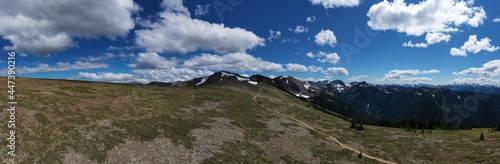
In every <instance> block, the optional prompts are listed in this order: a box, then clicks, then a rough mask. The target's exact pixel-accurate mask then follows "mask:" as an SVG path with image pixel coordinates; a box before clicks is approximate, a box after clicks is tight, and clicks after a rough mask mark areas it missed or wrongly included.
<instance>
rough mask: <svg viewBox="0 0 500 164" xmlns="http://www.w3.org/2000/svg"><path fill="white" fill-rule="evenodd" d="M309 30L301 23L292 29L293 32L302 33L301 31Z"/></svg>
mask: <svg viewBox="0 0 500 164" xmlns="http://www.w3.org/2000/svg"><path fill="white" fill-rule="evenodd" d="M308 31H309V28H307V27H305V26H301V25H297V27H295V30H293V32H294V33H303V32H308Z"/></svg>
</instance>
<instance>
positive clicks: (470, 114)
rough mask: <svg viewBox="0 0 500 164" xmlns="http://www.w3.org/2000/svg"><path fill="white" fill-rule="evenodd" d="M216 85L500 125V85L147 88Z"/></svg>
mask: <svg viewBox="0 0 500 164" xmlns="http://www.w3.org/2000/svg"><path fill="white" fill-rule="evenodd" d="M218 82H226V83H227V82H229V83H232V82H239V83H247V84H249V85H257V84H259V83H264V84H267V85H270V86H273V87H276V88H278V89H280V90H283V91H285V92H288V93H289V94H291V95H293V96H295V97H297V98H300V99H302V100H304V101H307V102H309V105H310V106H312V107H314V108H316V109H318V110H321V111H323V112H326V113H329V114H332V115H336V116H338V117H342V118H344V119H348V120H350V119H359V120H364V121H367V122H374V121H376V120H387V121H395V120H400V119H407V118H412V119H421V120H424V119H433V120H438V121H440V122H453V123H455V124H462V125H463V124H467V125H471V126H478V127H493V126H494V125H496V123H497V122H498V121H500V87H498V86H494V85H486V86H484V85H477V84H464V85H458V84H453V85H438V86H434V85H427V84H418V85H375V84H370V83H367V82H364V81H363V82H351V83H345V82H343V81H341V80H333V81H329V80H327V81H315V82H314V81H302V80H299V79H297V78H294V77H291V76H278V77H275V78H269V77H266V76H262V75H253V76H250V77H245V76H242V75H239V74H235V73H230V72H226V71H221V72H216V73H214V74H213V75H210V76H207V77H200V78H195V79H192V80H188V81H182V82H176V83H161V82H152V83H149V84H147V85H155V86H177V87H194V88H197V87H202V86H204V85H211V84H214V83H218Z"/></svg>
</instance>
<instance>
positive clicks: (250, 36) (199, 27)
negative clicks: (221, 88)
mask: <svg viewBox="0 0 500 164" xmlns="http://www.w3.org/2000/svg"><path fill="white" fill-rule="evenodd" d="M174 1H175V2H177V1H180V2H177V3H173V1H172V2H171V1H170V0H165V1H164V3H165V4H168V3H173V4H170V5H165V10H164V11H163V12H160V13H159V14H158V15H159V18H158V21H146V22H143V24H144V26H145V27H146V29H139V30H136V31H135V34H136V44H137V45H138V46H139V47H141V48H145V49H146V50H147V51H151V52H157V53H163V52H173V53H182V54H185V53H188V52H194V51H197V50H205V51H214V52H216V53H236V52H244V51H246V50H248V49H252V48H254V47H257V46H264V45H265V43H264V41H265V39H264V38H260V37H259V36H257V35H255V34H254V33H253V32H250V31H247V30H245V29H242V28H238V27H235V28H230V27H226V26H225V25H224V24H217V23H210V22H207V21H204V20H199V19H192V18H191V16H190V15H189V12H187V13H186V11H185V10H187V9H185V7H184V6H182V0H174ZM178 10H179V11H180V12H176V11H178Z"/></svg>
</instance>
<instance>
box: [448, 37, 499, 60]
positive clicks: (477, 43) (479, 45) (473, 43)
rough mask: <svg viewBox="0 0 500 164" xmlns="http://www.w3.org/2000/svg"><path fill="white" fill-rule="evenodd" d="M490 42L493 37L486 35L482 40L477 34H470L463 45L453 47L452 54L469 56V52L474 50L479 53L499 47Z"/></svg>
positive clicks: (492, 50) (495, 49)
mask: <svg viewBox="0 0 500 164" xmlns="http://www.w3.org/2000/svg"><path fill="white" fill-rule="evenodd" d="M490 42H491V39H490V38H488V37H485V38H483V39H481V40H477V36H476V35H470V36H469V40H467V41H466V42H465V43H464V45H463V46H462V47H460V48H455V47H453V48H451V49H450V54H451V56H467V52H472V53H474V54H477V53H479V52H480V51H483V50H484V51H488V52H494V51H497V50H498V49H499V47H498V46H493V45H491V43H490Z"/></svg>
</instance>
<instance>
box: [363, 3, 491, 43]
mask: <svg viewBox="0 0 500 164" xmlns="http://www.w3.org/2000/svg"><path fill="white" fill-rule="evenodd" d="M473 4H474V0H424V1H422V2H420V3H409V4H408V3H406V2H405V0H394V1H387V0H384V1H382V2H379V3H377V4H374V5H373V6H371V7H370V10H369V11H368V13H367V16H368V17H369V21H368V26H370V27H371V28H372V29H374V30H395V31H397V32H400V33H405V34H407V35H411V36H421V35H423V34H427V35H426V37H425V40H426V43H412V42H411V41H409V42H405V43H404V44H403V46H405V47H418V48H426V47H428V46H429V45H432V44H436V43H440V42H448V41H449V40H450V38H451V35H449V34H448V33H451V32H457V31H459V30H460V27H462V26H464V25H468V26H470V27H478V26H479V25H481V24H483V23H484V20H485V19H486V12H485V11H484V9H483V7H477V6H473Z"/></svg>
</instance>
